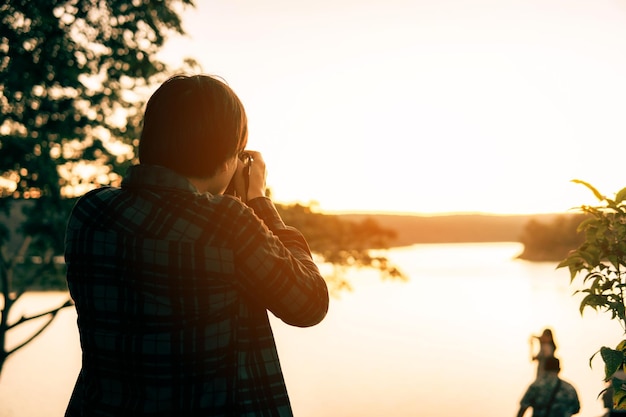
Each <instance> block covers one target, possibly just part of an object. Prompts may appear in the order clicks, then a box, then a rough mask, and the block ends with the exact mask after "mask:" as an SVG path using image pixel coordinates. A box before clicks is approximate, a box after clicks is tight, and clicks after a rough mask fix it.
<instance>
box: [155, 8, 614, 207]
mask: <svg viewBox="0 0 626 417" xmlns="http://www.w3.org/2000/svg"><path fill="white" fill-rule="evenodd" d="M197 3H198V6H197V8H196V9H189V10H187V11H186V12H185V13H184V15H183V16H184V19H183V25H184V27H185V29H186V30H187V32H188V36H187V37H183V38H173V39H171V40H170V41H169V42H168V44H167V45H166V48H165V50H164V51H163V58H164V59H166V60H168V61H171V62H177V61H179V60H181V59H182V58H183V57H185V56H193V57H194V58H196V59H197V60H198V61H199V62H200V63H201V64H202V67H203V71H204V72H205V73H210V74H217V75H220V76H221V77H223V78H224V79H225V80H226V81H227V82H228V83H229V84H230V85H231V87H233V89H234V90H235V91H236V92H237V94H238V95H239V96H240V98H241V100H242V101H243V103H244V106H245V107H246V110H247V113H248V118H249V121H250V126H249V131H250V139H249V144H250V148H251V149H256V150H259V151H261V152H263V155H264V157H265V159H266V161H267V164H268V170H269V171H268V183H269V186H270V187H271V188H272V191H273V193H274V197H275V199H276V200H278V201H282V202H292V201H300V202H309V201H316V202H318V203H319V206H320V208H321V209H323V210H326V211H370V212H372V211H383V212H402V213H407V212H409V213H420V214H423V213H440V212H486V213H542V212H560V211H566V210H568V209H570V208H572V207H574V206H578V205H580V204H583V203H585V204H587V203H594V201H595V200H594V199H593V197H592V195H591V193H590V192H589V191H588V190H586V189H585V188H584V187H582V186H580V185H576V184H573V183H571V182H570V180H572V179H574V178H577V179H582V180H585V181H587V182H590V183H591V184H593V185H595V186H596V187H597V188H599V189H600V191H601V192H603V193H606V194H607V195H609V196H612V195H613V193H615V192H617V191H619V190H620V189H621V188H623V187H626V175H625V174H624V173H625V172H626V166H625V164H624V162H623V159H624V158H625V157H626V140H624V136H625V133H626V2H624V1H622V0H615V1H608V0H594V1H588V0H519V1H517V0H437V1H432V0H413V1H408V0H407V1H402V0H370V1H367V0H361V1H356V0H318V1H311V2H294V1H290V0H266V1H263V2H259V1H257V0H210V1H204V0H202V1H197Z"/></svg>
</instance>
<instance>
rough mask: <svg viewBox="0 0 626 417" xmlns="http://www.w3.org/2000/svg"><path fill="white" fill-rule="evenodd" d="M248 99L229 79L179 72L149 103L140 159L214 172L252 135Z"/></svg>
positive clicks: (195, 172)
mask: <svg viewBox="0 0 626 417" xmlns="http://www.w3.org/2000/svg"><path fill="white" fill-rule="evenodd" d="M247 126H248V119H247V117H246V112H245V109H244V107H243V104H242V103H241V101H240V100H239V98H238V97H237V95H236V94H235V93H234V91H233V90H232V89H231V88H230V87H229V86H228V85H226V83H224V82H223V81H221V80H219V79H217V78H215V77H213V76H209V75H193V76H187V75H176V76H173V77H171V78H169V79H168V80H167V81H165V82H164V83H163V84H162V85H161V86H160V87H159V88H158V89H157V90H156V91H155V92H154V94H153V95H152V97H150V99H149V100H148V103H147V105H146V111H145V115H144V120H143V130H142V132H141V139H140V141H139V161H140V162H141V163H142V164H150V165H160V166H164V167H166V168H169V169H172V170H173V171H176V172H177V173H179V174H181V175H183V176H186V177H194V178H208V177H210V176H213V175H214V174H215V173H216V172H217V169H218V167H219V166H220V165H221V164H223V163H224V162H225V161H227V160H228V159H230V158H232V157H233V156H235V155H237V154H238V153H239V152H241V151H242V150H243V149H244V148H245V146H246V142H247V140H248V127H247Z"/></svg>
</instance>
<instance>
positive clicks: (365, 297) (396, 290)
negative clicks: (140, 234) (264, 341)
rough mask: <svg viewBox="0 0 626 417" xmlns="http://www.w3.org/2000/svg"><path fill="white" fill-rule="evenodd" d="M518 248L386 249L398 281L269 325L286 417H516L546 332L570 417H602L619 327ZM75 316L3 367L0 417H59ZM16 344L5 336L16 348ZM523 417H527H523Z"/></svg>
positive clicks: (357, 277) (363, 286)
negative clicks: (607, 350)
mask: <svg viewBox="0 0 626 417" xmlns="http://www.w3.org/2000/svg"><path fill="white" fill-rule="evenodd" d="M521 250H522V246H521V245H520V244H518V243H481V244H438V245H413V246H409V247H403V248H396V249H393V250H390V251H389V252H388V253H387V256H388V257H389V258H391V259H392V260H393V261H394V262H395V263H396V264H397V265H398V266H399V267H400V268H401V269H402V270H403V271H404V272H405V273H406V274H407V275H408V276H409V281H408V282H400V281H389V280H386V281H385V280H381V279H380V278H379V277H378V275H377V274H376V273H375V272H373V271H367V270H365V271H350V272H349V279H350V281H351V283H352V285H353V290H352V291H351V292H343V293H341V294H340V295H339V297H337V298H333V299H332V300H331V305H330V310H329V313H328V316H327V318H326V319H325V320H324V321H323V322H322V323H321V324H319V325H318V326H315V327H312V328H307V329H299V328H293V327H289V326H287V325H285V324H283V323H282V322H280V321H278V320H273V321H272V323H273V328H274V332H275V335H276V339H277V345H278V349H279V354H280V355H281V361H282V365H283V371H284V374H285V378H286V381H287V387H288V389H289V392H290V396H291V399H292V403H293V408H294V412H295V415H296V416H297V417H326V416H330V417H380V416H425V417H448V416H449V417H452V416H457V415H463V416H467V417H473V416H476V417H503V416H515V414H516V412H517V409H518V404H519V400H520V399H521V397H522V395H523V393H524V391H525V390H526V388H527V386H528V385H529V384H530V383H531V382H532V380H533V378H534V375H535V371H536V370H535V364H534V363H533V362H532V361H531V360H530V357H531V348H530V344H529V338H530V336H531V335H532V334H535V335H539V334H540V333H541V331H542V330H543V329H544V328H545V327H550V328H552V329H553V331H554V335H555V339H556V343H557V351H556V355H557V356H558V357H559V358H560V359H561V367H562V371H561V377H562V378H563V379H565V380H567V381H569V382H570V383H572V384H573V385H574V386H575V387H576V389H577V390H578V394H579V396H580V400H581V406H582V408H581V412H580V414H578V416H581V417H598V416H600V415H602V414H603V411H604V410H603V408H602V404H601V401H600V400H599V399H597V395H598V393H599V392H600V391H601V390H602V389H603V387H604V385H603V382H602V378H603V363H602V361H601V359H600V358H599V356H598V357H597V358H596V359H594V361H593V368H590V366H589V358H590V356H591V355H592V354H593V353H595V352H596V351H597V350H598V349H599V348H600V347H601V346H603V345H606V346H610V347H614V346H615V345H617V343H618V342H619V341H620V340H621V339H622V336H623V330H622V329H621V327H620V326H619V325H618V324H617V322H614V321H612V320H610V315H609V314H606V313H595V312H593V311H592V310H587V311H585V314H584V316H582V317H581V315H580V313H579V311H578V306H579V303H580V297H579V296H578V295H575V296H572V293H573V291H574V290H575V287H573V286H570V285H569V273H568V271H567V270H564V269H559V270H556V269H555V265H556V264H555V263H533V262H527V261H521V260H517V259H515V257H516V255H517V254H519V253H520V252H521ZM66 296H67V294H64V293H32V294H29V295H28V296H26V298H25V299H23V300H20V303H19V304H17V305H16V307H14V311H13V313H14V314H15V316H19V315H21V314H23V312H24V311H31V312H32V311H37V310H38V309H40V308H43V307H46V306H54V305H57V304H61V303H62V301H63V300H64V297H66ZM75 319H76V314H75V312H74V311H73V309H65V310H64V311H62V312H61V313H60V315H59V317H58V318H57V319H56V320H55V322H54V323H53V324H52V325H51V327H50V328H48V329H47V330H46V331H45V332H44V333H43V334H42V335H41V336H39V337H38V338H37V339H36V340H35V341H34V342H32V343H31V344H30V345H28V346H26V347H25V348H23V349H22V350H21V351H20V352H18V353H16V354H15V355H14V356H13V357H11V358H10V359H9V360H8V361H7V363H6V365H5V368H4V371H3V373H2V375H1V376H0V417H39V416H46V417H53V416H62V415H63V412H64V409H65V405H66V403H67V400H68V398H69V395H70V392H71V389H72V387H73V384H74V380H75V378H76V375H77V373H78V370H79V367H80V347H79V341H78V332H77V330H76V327H75ZM18 337H19V335H11V339H10V341H11V343H16V342H17V338H18ZM527 415H530V412H528V413H527Z"/></svg>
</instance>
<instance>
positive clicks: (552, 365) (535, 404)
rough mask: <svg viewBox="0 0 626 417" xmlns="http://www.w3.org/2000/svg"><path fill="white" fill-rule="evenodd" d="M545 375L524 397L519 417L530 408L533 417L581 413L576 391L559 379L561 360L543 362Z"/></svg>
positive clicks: (563, 416) (553, 416) (561, 416)
mask: <svg viewBox="0 0 626 417" xmlns="http://www.w3.org/2000/svg"><path fill="white" fill-rule="evenodd" d="M543 365H544V369H543V371H544V373H543V375H542V377H541V378H539V379H536V380H535V381H534V382H533V383H532V384H530V386H529V387H528V389H527V390H526V393H525V394H524V396H523V397H522V400H521V401H520V408H519V411H518V412H517V417H522V416H523V415H524V413H525V412H526V410H527V409H528V408H532V409H533V414H532V415H533V417H570V416H572V415H574V414H577V413H578V412H579V411H580V402H579V400H578V394H577V393H576V389H575V388H574V387H573V386H572V385H571V384H570V383H568V382H566V381H564V380H562V379H561V378H559V376H558V375H559V371H560V370H561V367H560V363H559V360H558V359H557V358H555V357H548V358H546V359H545V361H544V362H543Z"/></svg>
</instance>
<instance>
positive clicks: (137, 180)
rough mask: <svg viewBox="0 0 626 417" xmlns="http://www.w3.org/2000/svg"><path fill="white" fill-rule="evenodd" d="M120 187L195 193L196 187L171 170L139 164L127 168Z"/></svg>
mask: <svg viewBox="0 0 626 417" xmlns="http://www.w3.org/2000/svg"><path fill="white" fill-rule="evenodd" d="M122 187H123V188H124V187H131V188H135V187H137V188H161V189H163V188H169V189H175V190H182V191H189V192H193V193H197V192H198V190H197V189H196V187H195V186H194V185H193V184H192V183H191V182H189V180H188V179H187V178H185V177H183V176H182V175H180V174H177V173H176V172H174V171H172V170H171V169H168V168H165V167H162V166H158V165H146V164H139V165H133V166H131V167H130V168H128V171H127V172H126V176H125V177H124V179H123V180H122Z"/></svg>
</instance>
